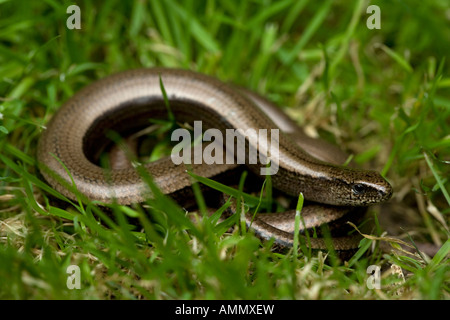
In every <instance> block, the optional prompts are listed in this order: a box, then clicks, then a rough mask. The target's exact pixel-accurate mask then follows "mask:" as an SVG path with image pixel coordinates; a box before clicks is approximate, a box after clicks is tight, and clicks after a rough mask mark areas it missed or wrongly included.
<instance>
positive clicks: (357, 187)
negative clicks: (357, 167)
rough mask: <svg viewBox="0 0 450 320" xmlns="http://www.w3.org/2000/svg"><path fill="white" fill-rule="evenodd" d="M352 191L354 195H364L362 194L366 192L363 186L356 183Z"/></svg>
mask: <svg viewBox="0 0 450 320" xmlns="http://www.w3.org/2000/svg"><path fill="white" fill-rule="evenodd" d="M352 191H353V194H354V195H361V194H364V192H366V188H365V187H364V185H363V184H361V183H357V184H354V185H353V187H352Z"/></svg>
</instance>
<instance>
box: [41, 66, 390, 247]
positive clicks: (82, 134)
mask: <svg viewBox="0 0 450 320" xmlns="http://www.w3.org/2000/svg"><path fill="white" fill-rule="evenodd" d="M160 79H161V80H162V83H163V86H164V88H165V90H166V92H167V97H168V100H169V103H170V108H171V110H172V112H173V114H174V115H175V118H176V120H177V121H178V122H188V123H192V122H193V121H194V120H201V121H202V123H203V126H204V128H217V129H219V130H221V131H223V132H225V130H226V129H230V128H231V129H233V128H234V129H238V128H241V129H248V128H253V129H255V130H258V129H261V128H265V129H269V132H270V129H277V128H279V127H281V129H282V130H283V131H284V132H285V133H286V134H285V133H283V132H280V135H279V158H278V164H279V170H278V172H277V173H276V174H275V175H273V176H272V183H273V185H274V187H276V188H277V189H279V190H281V191H283V192H286V193H288V194H290V195H293V196H298V194H299V193H300V192H302V193H303V195H304V197H305V199H306V200H309V201H313V202H316V203H317V204H315V205H313V206H312V207H311V210H312V211H311V213H309V214H307V213H305V217H306V219H305V224H306V226H307V227H309V226H315V225H316V224H317V223H318V222H317V221H321V219H322V218H324V219H325V220H334V219H335V218H339V217H341V216H343V215H344V214H346V213H347V211H354V210H355V209H354V208H357V207H364V206H368V205H371V204H376V203H380V202H383V201H386V200H388V199H389V198H390V197H391V195H392V188H391V186H390V185H389V183H388V182H387V181H386V180H385V179H384V178H383V177H382V176H381V175H380V174H379V173H377V172H375V171H370V170H362V169H353V168H349V167H345V166H341V165H339V164H340V163H342V162H343V159H345V156H343V154H342V153H341V152H340V151H339V150H338V149H337V148H336V147H333V146H331V145H330V144H328V143H326V142H323V141H321V140H316V139H311V138H308V137H307V136H306V135H304V134H302V131H301V130H300V129H298V128H297V127H296V125H295V123H293V122H292V121H291V120H289V118H287V117H286V116H285V115H284V114H283V113H282V112H281V111H279V109H278V108H277V107H274V106H272V105H271V104H270V103H269V102H267V101H266V100H265V99H263V98H261V97H259V96H258V95H256V94H253V93H247V92H246V91H245V90H244V91H242V90H239V89H237V88H234V87H232V86H230V85H227V84H224V83H223V82H220V81H219V80H217V79H215V78H212V77H209V76H206V75H203V74H199V73H195V72H191V71H185V70H177V69H164V68H154V69H137V70H130V71H125V72H122V73H118V74H114V75H112V76H109V77H106V78H104V79H102V80H99V81H97V82H94V83H93V84H91V85H89V86H87V87H85V88H83V89H82V90H80V91H79V92H78V93H76V94H75V95H74V96H73V97H71V98H70V99H69V100H68V101H67V102H66V103H65V104H64V105H63V106H62V107H61V108H60V109H59V110H58V111H57V112H56V114H55V115H54V116H53V118H52V119H51V121H50V122H49V124H48V126H47V129H46V130H45V131H44V132H43V134H42V136H41V138H40V140H39V144H38V152H37V157H38V162H39V163H40V164H41V165H40V168H41V172H42V174H43V176H44V178H45V179H46V180H47V181H48V182H49V183H50V184H51V185H52V186H53V188H55V189H56V190H57V191H59V192H61V193H62V194H63V195H65V196H67V197H69V198H72V199H75V195H74V194H73V193H72V192H71V191H69V190H68V188H67V185H72V179H73V183H74V184H75V185H76V188H77V189H78V191H79V192H80V193H81V194H84V195H85V196H86V197H88V198H89V199H90V200H97V201H101V202H111V201H112V199H113V198H115V199H116V201H117V202H118V203H119V204H125V205H127V204H131V203H136V202H142V201H144V199H145V196H146V195H145V192H144V190H146V186H145V183H144V182H143V181H142V179H141V178H140V176H139V174H138V173H137V172H136V170H135V169H133V168H124V169H118V170H113V171H112V172H110V173H108V174H107V175H105V170H104V169H102V168H101V167H100V166H98V165H97V164H96V163H95V157H96V156H98V152H99V146H100V145H102V144H104V143H105V142H106V138H105V136H106V133H107V132H108V131H109V130H111V129H113V130H115V131H117V132H119V133H121V134H124V135H126V134H129V133H130V132H131V131H132V130H135V129H136V128H142V127H145V126H147V125H148V124H149V118H160V119H162V118H164V119H167V116H168V112H167V108H166V106H165V104H164V101H163V96H162V93H161V88H160ZM292 136H294V137H296V140H300V141H299V143H300V145H301V146H302V148H300V147H299V146H298V144H297V142H298V141H297V142H295V141H293V139H292ZM246 140H247V141H246V143H248V145H249V146H253V147H254V148H258V142H257V141H254V139H253V138H252V137H246ZM330 162H331V163H330ZM62 164H64V166H63V165H62ZM246 165H247V166H248V168H249V169H250V170H251V171H253V172H255V173H259V171H260V168H261V167H262V166H263V165H261V164H252V165H250V164H246ZM145 166H146V169H147V170H148V172H150V174H151V175H152V177H153V179H154V181H155V182H156V184H157V185H158V186H159V188H160V189H161V190H162V191H163V192H164V193H166V194H168V195H170V194H173V193H176V192H177V191H179V190H181V189H184V188H186V187H189V186H190V185H191V179H190V177H189V176H188V175H187V174H186V173H185V170H186V166H184V165H178V166H177V165H174V164H173V163H172V161H171V159H170V158H165V159H161V160H158V161H156V162H153V163H150V164H146V165H145ZM232 167H233V165H207V164H204V163H203V164H199V165H193V166H192V170H193V171H194V172H195V173H197V174H199V175H201V176H204V177H208V178H211V177H214V176H216V175H218V174H220V173H224V172H227V170H229V169H230V168H232ZM67 171H69V172H70V175H69V174H68V173H67ZM308 210H309V209H305V212H309V211H308ZM318 217H319V218H318ZM250 220H251V218H250V217H249V218H248V223H249V224H250ZM292 221H293V216H292V214H284V215H271V217H268V215H260V216H259V217H258V218H256V219H255V220H253V222H252V228H253V229H255V230H256V232H257V233H258V234H260V235H261V236H262V237H264V238H270V237H275V238H276V240H277V241H278V242H279V243H281V244H284V245H289V244H291V243H292V234H291V233H289V232H290V231H289V230H288V231H286V230H283V226H282V225H293V223H292ZM277 223H278V224H277ZM287 229H289V227H288V228H287ZM311 246H312V247H317V248H320V247H324V244H323V242H321V241H319V240H318V239H311ZM334 246H335V248H336V249H345V248H347V247H349V246H354V243H353V244H351V243H349V242H348V241H347V240H345V239H344V240H342V241H340V240H336V241H335V242H334Z"/></svg>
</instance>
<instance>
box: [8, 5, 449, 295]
mask: <svg viewBox="0 0 450 320" xmlns="http://www.w3.org/2000/svg"><path fill="white" fill-rule="evenodd" d="M95 3H96V2H94V1H77V4H78V5H79V6H80V7H81V18H82V23H81V26H82V29H81V30H69V29H67V28H66V19H67V18H68V14H66V8H67V6H68V5H70V4H73V3H72V2H66V3H64V1H61V2H60V1H53V0H46V1H31V0H30V1H25V0H14V1H0V150H1V152H0V299H98V298H101V299H103V298H105V299H109V298H116V299H139V298H148V299H260V298H261V299H449V297H450V290H449V280H450V267H449V260H448V256H449V251H450V242H449V240H448V238H449V230H448V224H449V219H448V217H449V213H450V199H449V196H448V189H449V185H450V182H449V180H448V177H449V176H450V170H449V168H450V167H449V162H448V161H449V159H450V61H449V60H450V59H449V58H450V57H449V54H448V53H449V52H450V20H449V18H448V12H449V10H450V6H449V4H448V1H445V0H441V1H440V0H435V1H426V2H423V1H418V0H410V1H407V0H404V1H400V0H397V1H387V0H386V1H382V0H380V1H371V3H370V4H376V5H379V6H380V8H381V19H382V20H381V29H380V30H369V29H368V28H367V27H366V19H367V18H368V15H367V14H366V13H365V9H366V8H367V6H368V2H367V1H358V0H355V1H344V0H342V1H329V0H328V1H309V0H281V1H270V0H268V1H263V0H261V1H259V0H253V1H214V0H209V1H197V0H195V1H194V0H186V1H175V0H166V1H148V2H147V1H139V0H135V1H105V2H102V5H99V4H95ZM151 66H170V67H181V68H187V69H191V70H197V71H201V72H204V73H207V74H211V75H214V76H216V77H218V78H220V79H222V80H224V81H230V82H233V83H236V84H239V85H242V86H245V87H247V88H250V89H253V90H255V91H257V92H259V93H261V94H263V95H266V96H267V97H269V98H270V99H272V100H273V101H275V102H276V103H277V104H279V105H280V106H282V107H284V108H285V110H286V111H287V112H288V113H289V114H290V115H291V116H292V117H293V118H294V119H296V120H297V121H298V123H299V124H301V125H306V126H307V127H308V128H309V129H310V130H312V132H313V133H314V132H315V133H318V134H319V135H320V136H322V137H324V138H325V139H327V140H329V141H333V142H335V143H337V144H338V145H340V146H341V147H342V148H343V149H345V150H347V151H349V152H350V153H352V154H354V160H355V161H356V162H357V163H358V164H360V165H361V166H363V167H366V168H374V169H376V170H379V171H380V172H382V173H383V175H384V176H386V177H387V179H388V180H389V181H390V182H391V183H392V185H393V186H394V189H395V194H394V197H393V198H392V200H391V201H390V202H389V203H388V204H386V205H383V206H377V207H373V208H371V209H370V216H371V217H373V220H374V221H375V226H376V228H375V229H373V230H372V233H371V234H372V235H373V236H376V237H379V236H380V235H382V233H383V232H385V231H387V232H388V236H389V235H397V236H398V237H399V238H401V239H403V240H404V241H405V242H407V243H414V244H415V243H420V242H428V243H433V244H434V245H435V246H436V247H441V249H440V251H439V252H438V254H436V255H435V256H434V257H433V258H432V259H428V258H427V257H424V256H421V255H420V254H415V255H407V254H405V253H402V252H394V253H389V252H388V253H386V252H384V251H383V250H381V246H380V241H375V242H374V244H375V246H374V248H373V250H372V248H371V245H370V240H365V241H364V243H363V246H362V249H360V251H358V252H357V254H356V255H355V256H354V257H353V258H351V259H350V260H349V261H348V262H347V263H337V262H336V261H334V260H331V262H330V261H327V262H325V261H324V254H322V253H316V252H308V251H306V252H303V251H299V252H293V251H289V252H287V253H274V252H273V250H272V243H271V242H261V241H260V240H259V239H257V238H256V237H254V236H253V235H252V234H251V233H246V232H244V231H243V230H240V229H239V228H236V230H235V231H234V232H233V233H231V234H228V233H225V232H226V231H227V225H226V223H225V224H219V225H216V223H215V222H216V220H217V215H214V216H212V217H210V218H201V219H200V223H199V224H198V225H194V224H192V222H191V221H190V220H189V219H187V218H186V217H185V215H184V211H183V210H182V209H181V208H180V207H178V206H177V205H176V204H175V203H174V202H173V201H170V200H168V199H167V198H165V197H162V196H159V197H157V198H156V199H155V200H151V201H150V200H149V203H147V204H144V205H141V206H139V205H136V206H133V207H120V206H112V208H111V212H112V213H111V214H110V215H107V214H105V213H104V212H102V211H101V210H100V209H99V208H98V207H97V206H96V205H95V204H92V203H82V202H81V201H78V202H77V201H68V200H67V199H65V198H64V197H63V196H61V195H59V194H58V193H56V192H55V191H54V190H52V189H51V188H50V187H49V186H47V184H46V183H45V182H44V181H43V180H42V179H41V178H40V177H39V175H38V173H37V168H36V164H35V150H36V143H37V141H38V139H39V136H40V134H41V132H42V130H43V129H44V127H45V124H46V123H47V121H48V120H49V119H50V117H51V115H52V114H53V113H54V112H55V110H57V108H58V107H59V106H60V105H61V104H62V103H63V102H64V101H65V100H67V99H68V98H69V97H70V96H72V95H73V94H74V93H75V92H76V91H78V90H79V89H80V88H81V87H83V86H84V85H87V84H89V83H91V82H93V81H94V80H96V79H99V78H102V77H104V76H106V75H108V74H111V73H114V72H117V71H120V70H126V69H130V68H136V67H151ZM55 199H58V202H55ZM148 207H150V209H148ZM145 210H149V212H150V216H151V218H152V220H153V221H157V223H150V219H149V214H147V213H146V211H145ZM386 218H389V219H388V222H386V221H385V220H386ZM131 219H134V220H136V219H137V220H138V221H139V224H138V226H136V225H135V226H134V227H133V226H132V225H131V224H130V221H131ZM100 221H101V222H102V223H101V224H100V223H99V222H100ZM228 222H229V223H233V221H228ZM410 237H411V239H413V241H412V240H411V239H410ZM69 265H78V266H79V267H80V270H81V290H69V289H68V288H67V286H66V281H67V276H68V274H67V273H66V269H67V267H68V266H69ZM369 265H377V266H380V267H382V288H381V289H380V290H370V289H368V288H367V286H366V281H367V279H368V276H369V275H368V274H367V273H366V269H367V267H368V266H369ZM391 265H396V266H399V267H400V268H401V269H400V270H402V272H403V275H404V278H402V277H399V275H398V274H396V273H393V272H391V270H392V269H391V268H390V266H391Z"/></svg>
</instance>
